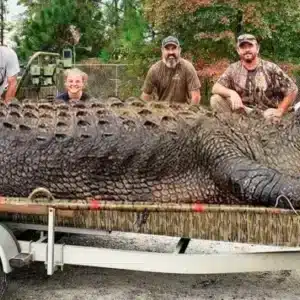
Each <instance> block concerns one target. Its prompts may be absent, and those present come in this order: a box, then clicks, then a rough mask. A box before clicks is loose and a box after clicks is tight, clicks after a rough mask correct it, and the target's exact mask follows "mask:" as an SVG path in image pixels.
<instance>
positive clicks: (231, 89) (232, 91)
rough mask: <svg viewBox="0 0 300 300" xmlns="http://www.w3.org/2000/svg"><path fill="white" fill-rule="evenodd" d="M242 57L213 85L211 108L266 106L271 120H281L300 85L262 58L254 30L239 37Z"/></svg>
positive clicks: (228, 109) (225, 110)
mask: <svg viewBox="0 0 300 300" xmlns="http://www.w3.org/2000/svg"><path fill="white" fill-rule="evenodd" d="M237 52H238V54H239V56H240V61H238V62H235V63H233V64H231V65H230V66H229V67H228V68H227V70H226V71H225V72H224V73H223V74H222V75H221V77H220V78H219V79H218V81H217V82H216V83H215V84H214V86H213V88H212V93H213V96H212V97H211V99H210V105H211V108H212V110H214V111H217V112H222V113H231V112H233V111H235V112H244V113H246V114H248V113H250V112H251V111H252V109H253V108H254V107H257V108H258V109H261V110H263V115H264V117H265V118H266V119H268V120H271V121H279V120H280V119H281V117H282V116H283V115H284V113H286V112H287V111H288V110H289V108H290V107H291V105H292V104H293V102H294V100H295V99H296V96H297V93H298V89H297V86H296V84H295V83H294V82H293V81H292V79H291V78H290V77H289V76H288V75H287V74H286V73H284V72H283V71H282V69H280V67H279V66H277V65H276V64H274V63H272V62H269V61H266V60H263V59H261V58H259V56H258V54H259V45H258V43H257V40H256V38H255V37H254V36H253V35H251V34H243V35H241V36H239V37H238V41H237Z"/></svg>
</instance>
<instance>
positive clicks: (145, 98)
mask: <svg viewBox="0 0 300 300" xmlns="http://www.w3.org/2000/svg"><path fill="white" fill-rule="evenodd" d="M141 99H142V100H144V101H150V100H151V99H152V97H151V94H150V95H149V94H146V93H145V92H142V95H141Z"/></svg>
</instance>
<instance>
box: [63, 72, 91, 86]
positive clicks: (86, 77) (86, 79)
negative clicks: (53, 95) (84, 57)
mask: <svg viewBox="0 0 300 300" xmlns="http://www.w3.org/2000/svg"><path fill="white" fill-rule="evenodd" d="M72 75H75V76H76V75H79V76H81V77H82V81H83V84H84V86H86V84H87V81H88V75H87V74H86V73H85V72H83V71H81V70H80V69H78V68H72V69H67V70H66V71H65V72H64V80H65V82H66V81H67V78H68V77H69V76H72Z"/></svg>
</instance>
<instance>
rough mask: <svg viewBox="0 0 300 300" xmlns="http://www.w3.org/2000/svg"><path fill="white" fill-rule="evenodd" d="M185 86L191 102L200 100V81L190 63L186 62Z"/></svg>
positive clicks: (194, 102)
mask: <svg viewBox="0 0 300 300" xmlns="http://www.w3.org/2000/svg"><path fill="white" fill-rule="evenodd" d="M186 82H187V88H188V91H189V93H190V95H191V104H194V105H197V104H199V103H200V101H201V93H200V88H201V82H200V80H199V77H198V74H197V71H196V69H195V67H194V66H193V64H192V63H190V62H188V63H187V76H186Z"/></svg>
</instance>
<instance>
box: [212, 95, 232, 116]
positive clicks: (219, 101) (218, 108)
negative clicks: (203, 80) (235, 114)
mask: <svg viewBox="0 0 300 300" xmlns="http://www.w3.org/2000/svg"><path fill="white" fill-rule="evenodd" d="M210 107H211V109H212V110H213V111H214V112H217V113H232V109H231V107H230V104H229V102H228V100H227V99H226V98H224V97H222V96H220V95H217V94H214V95H212V96H211V98H210Z"/></svg>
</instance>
